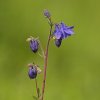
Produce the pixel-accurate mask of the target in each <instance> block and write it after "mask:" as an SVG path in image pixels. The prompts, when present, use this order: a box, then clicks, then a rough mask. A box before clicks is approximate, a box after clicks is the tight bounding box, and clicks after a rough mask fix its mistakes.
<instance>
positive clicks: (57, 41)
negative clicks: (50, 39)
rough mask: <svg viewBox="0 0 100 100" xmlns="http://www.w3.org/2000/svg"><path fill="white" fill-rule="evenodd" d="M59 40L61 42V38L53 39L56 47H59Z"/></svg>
mask: <svg viewBox="0 0 100 100" xmlns="http://www.w3.org/2000/svg"><path fill="white" fill-rule="evenodd" d="M61 42H62V39H61V38H60V39H55V45H56V46H57V47H60V45H61Z"/></svg>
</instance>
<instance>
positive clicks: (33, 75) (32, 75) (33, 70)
mask: <svg viewBox="0 0 100 100" xmlns="http://www.w3.org/2000/svg"><path fill="white" fill-rule="evenodd" d="M28 75H29V77H30V79H34V78H36V76H37V69H36V67H35V66H31V65H30V66H29V72H28Z"/></svg>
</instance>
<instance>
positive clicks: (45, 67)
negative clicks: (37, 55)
mask: <svg viewBox="0 0 100 100" xmlns="http://www.w3.org/2000/svg"><path fill="white" fill-rule="evenodd" d="M49 21H50V23H51V25H50V34H49V37H48V41H47V46H46V51H45V58H44V77H43V83H42V95H41V100H43V97H44V90H45V83H46V71H47V63H48V49H49V43H50V39H51V33H52V22H51V19H49Z"/></svg>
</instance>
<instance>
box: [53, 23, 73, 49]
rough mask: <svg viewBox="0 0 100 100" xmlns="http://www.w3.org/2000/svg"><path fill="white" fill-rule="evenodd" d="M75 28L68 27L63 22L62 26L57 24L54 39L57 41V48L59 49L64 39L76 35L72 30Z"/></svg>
mask: <svg viewBox="0 0 100 100" xmlns="http://www.w3.org/2000/svg"><path fill="white" fill-rule="evenodd" d="M73 28H74V27H73V26H66V25H65V24H64V23H63V22H61V23H60V24H55V29H54V32H53V37H54V39H55V44H56V46H58V47H59V46H60V45H61V42H62V39H65V38H67V37H68V36H71V35H72V34H73V33H74V32H73V30H72V29H73Z"/></svg>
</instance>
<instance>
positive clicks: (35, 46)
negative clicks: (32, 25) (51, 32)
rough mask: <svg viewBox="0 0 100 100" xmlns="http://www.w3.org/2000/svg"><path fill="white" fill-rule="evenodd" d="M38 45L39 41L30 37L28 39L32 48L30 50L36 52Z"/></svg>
mask: <svg viewBox="0 0 100 100" xmlns="http://www.w3.org/2000/svg"><path fill="white" fill-rule="evenodd" d="M38 46H39V43H38V41H37V40H36V39H31V40H30V48H31V49H32V51H33V52H34V53H36V52H37V51H38Z"/></svg>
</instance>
